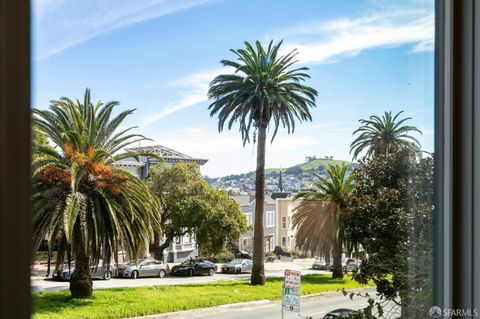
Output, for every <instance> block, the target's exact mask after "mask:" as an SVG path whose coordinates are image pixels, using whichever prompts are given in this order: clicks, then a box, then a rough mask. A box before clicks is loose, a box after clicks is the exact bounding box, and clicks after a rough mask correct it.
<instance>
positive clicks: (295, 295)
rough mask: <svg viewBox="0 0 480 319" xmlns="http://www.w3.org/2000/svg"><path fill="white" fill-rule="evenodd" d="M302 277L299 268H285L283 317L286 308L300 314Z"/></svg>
mask: <svg viewBox="0 0 480 319" xmlns="http://www.w3.org/2000/svg"><path fill="white" fill-rule="evenodd" d="M300 279H301V273H300V271H298V270H290V269H286V270H285V279H284V282H283V287H282V319H283V318H284V316H285V310H287V311H292V312H296V313H297V314H298V315H300Z"/></svg>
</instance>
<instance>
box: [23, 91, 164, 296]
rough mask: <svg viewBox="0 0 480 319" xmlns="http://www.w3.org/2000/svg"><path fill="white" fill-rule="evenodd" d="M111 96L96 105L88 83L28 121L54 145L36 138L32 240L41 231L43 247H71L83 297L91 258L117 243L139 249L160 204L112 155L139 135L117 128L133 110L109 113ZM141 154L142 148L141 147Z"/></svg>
mask: <svg viewBox="0 0 480 319" xmlns="http://www.w3.org/2000/svg"><path fill="white" fill-rule="evenodd" d="M116 105H118V103H117V102H109V103H106V104H103V103H102V102H98V103H96V104H95V105H94V104H93V103H92V102H91V100H90V91H89V90H88V89H87V90H86V92H85V96H84V99H83V101H79V100H77V101H76V102H74V101H72V100H70V99H69V98H66V97H63V98H61V99H60V100H56V101H52V102H51V105H50V108H49V109H48V110H33V113H34V128H35V130H37V132H38V133H39V134H44V135H45V136H46V137H47V138H48V140H49V141H50V142H51V144H52V146H53V147H50V146H45V145H42V144H40V145H36V152H37V154H38V156H36V158H35V159H34V160H33V164H32V169H33V200H34V232H33V239H34V247H35V248H37V247H38V244H39V243H40V241H41V240H43V239H44V238H45V236H46V235H48V237H49V246H50V249H51V247H52V245H53V244H54V243H57V244H58V245H59V246H60V248H59V253H58V255H59V256H58V260H57V264H58V263H62V261H63V258H64V257H63V252H67V253H69V254H70V252H71V253H73V256H74V257H75V270H74V272H73V274H72V276H71V279H70V291H71V294H72V296H73V297H75V298H85V297H90V296H91V294H92V280H91V276H90V266H91V264H94V265H97V264H98V261H99V259H100V258H102V259H103V260H104V262H105V264H106V265H108V264H109V263H110V260H111V258H112V256H113V257H114V258H115V260H116V258H117V253H118V250H119V247H120V245H121V244H123V246H124V248H125V249H127V250H128V252H129V253H130V255H131V256H137V254H138V253H139V252H141V251H142V250H143V249H144V246H145V239H146V238H152V237H153V236H154V232H155V231H156V230H159V229H160V228H159V226H160V221H159V216H160V214H159V210H160V206H159V203H158V201H157V200H156V198H155V196H154V195H153V194H152V193H151V192H150V191H149V190H148V188H147V187H146V185H145V184H144V183H143V182H142V181H140V180H139V179H138V178H136V177H134V176H132V175H131V174H129V173H128V172H126V171H124V170H121V169H119V168H117V167H115V166H114V165H113V164H114V162H115V161H117V160H120V159H122V158H126V157H135V158H136V157H137V156H138V155H139V154H135V153H131V152H127V153H123V154H118V153H117V152H118V151H120V150H122V149H123V148H124V147H126V146H128V145H129V144H131V143H134V142H137V141H141V140H144V139H145V138H144V137H143V136H141V135H137V134H131V133H129V132H130V130H131V129H126V130H122V131H120V132H118V131H117V128H118V127H119V125H120V124H121V123H122V121H123V120H124V119H125V118H126V117H127V116H128V115H130V114H131V113H132V112H133V110H127V111H124V112H121V113H120V114H118V115H117V116H116V117H113V118H112V111H113V109H114V107H115V106H116ZM144 155H146V154H144Z"/></svg>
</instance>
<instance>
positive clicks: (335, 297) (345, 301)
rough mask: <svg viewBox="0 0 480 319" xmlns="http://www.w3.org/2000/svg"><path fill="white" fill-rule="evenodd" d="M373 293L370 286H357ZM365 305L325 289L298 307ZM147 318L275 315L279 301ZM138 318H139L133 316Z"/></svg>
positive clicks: (317, 310)
mask: <svg viewBox="0 0 480 319" xmlns="http://www.w3.org/2000/svg"><path fill="white" fill-rule="evenodd" d="M361 291H362V292H364V293H365V292H369V293H370V294H371V295H375V290H374V289H361ZM366 306H367V298H365V297H358V296H356V297H354V298H353V300H350V298H349V297H345V296H343V294H341V293H340V292H329V293H324V294H321V295H318V296H314V297H308V298H302V301H301V305H300V309H301V317H300V318H305V317H306V316H309V317H312V318H313V319H319V318H323V316H324V315H325V314H327V313H328V312H330V311H332V310H335V309H338V308H349V309H362V308H365V307H366ZM146 318H148V319H173V318H175V319H193V318H195V319H251V318H258V319H279V318H281V307H280V302H269V301H259V302H253V303H245V304H236V305H225V306H220V307H213V308H207V309H199V310H193V311H184V312H177V313H171V314H163V315H157V316H148V317H146ZM294 318H295V319H298V318H299V316H298V314H297V313H293V312H285V316H284V319H294ZM135 319H139V318H135Z"/></svg>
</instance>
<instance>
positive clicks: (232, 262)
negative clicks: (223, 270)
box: [229, 259, 243, 265]
mask: <svg viewBox="0 0 480 319" xmlns="http://www.w3.org/2000/svg"><path fill="white" fill-rule="evenodd" d="M242 262H243V259H234V260H232V261H231V262H229V264H231V265H239V264H241V263H242Z"/></svg>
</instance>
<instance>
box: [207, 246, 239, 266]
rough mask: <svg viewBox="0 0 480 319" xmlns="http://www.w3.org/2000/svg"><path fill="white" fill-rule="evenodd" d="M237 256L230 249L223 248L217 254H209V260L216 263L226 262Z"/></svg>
mask: <svg viewBox="0 0 480 319" xmlns="http://www.w3.org/2000/svg"><path fill="white" fill-rule="evenodd" d="M234 258H235V256H234V255H233V253H232V252H231V251H230V250H227V249H223V250H222V251H221V252H219V253H218V254H215V255H211V256H208V260H210V261H211V262H214V263H225V262H228V261H230V260H232V259H234Z"/></svg>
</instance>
